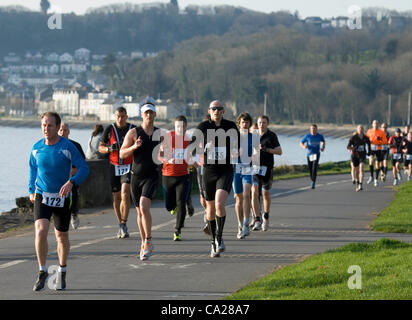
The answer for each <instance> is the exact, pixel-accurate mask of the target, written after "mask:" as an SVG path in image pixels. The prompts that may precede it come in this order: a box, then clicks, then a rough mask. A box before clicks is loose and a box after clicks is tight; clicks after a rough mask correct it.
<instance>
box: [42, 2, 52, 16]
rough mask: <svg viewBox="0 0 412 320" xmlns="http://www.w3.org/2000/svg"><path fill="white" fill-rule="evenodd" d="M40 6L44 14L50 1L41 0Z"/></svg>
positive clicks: (48, 7)
mask: <svg viewBox="0 0 412 320" xmlns="http://www.w3.org/2000/svg"><path fill="white" fill-rule="evenodd" d="M40 8H41V11H42V12H43V13H44V14H47V11H48V10H49V9H50V2H49V1H48V0H41V1H40Z"/></svg>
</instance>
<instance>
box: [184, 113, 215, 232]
mask: <svg viewBox="0 0 412 320" xmlns="http://www.w3.org/2000/svg"><path fill="white" fill-rule="evenodd" d="M203 121H210V115H209V114H207V115H205V116H204V118H203ZM193 130H196V129H189V130H188V131H187V134H188V135H189V137H191V136H192V133H193ZM196 157H197V159H196V160H197V164H198V165H197V167H195V170H196V178H197V186H198V188H199V197H200V205H201V206H202V207H203V209H204V211H205V212H204V215H203V222H204V223H205V225H204V226H203V229H202V230H203V232H204V233H205V234H206V235H210V230H209V224H208V223H207V212H206V199H205V191H204V189H203V164H204V161H203V154H200V155H197V156H196ZM189 197H190V194H189Z"/></svg>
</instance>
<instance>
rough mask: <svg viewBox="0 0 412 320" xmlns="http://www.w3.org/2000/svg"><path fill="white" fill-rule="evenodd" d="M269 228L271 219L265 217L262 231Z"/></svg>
mask: <svg viewBox="0 0 412 320" xmlns="http://www.w3.org/2000/svg"><path fill="white" fill-rule="evenodd" d="M268 229H269V219H265V218H264V217H263V223H262V231H268Z"/></svg>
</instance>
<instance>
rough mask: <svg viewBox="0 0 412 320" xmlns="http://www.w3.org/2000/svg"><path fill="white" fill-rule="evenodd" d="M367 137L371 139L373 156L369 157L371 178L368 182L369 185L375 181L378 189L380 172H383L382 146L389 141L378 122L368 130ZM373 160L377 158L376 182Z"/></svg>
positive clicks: (374, 122) (373, 123)
mask: <svg viewBox="0 0 412 320" xmlns="http://www.w3.org/2000/svg"><path fill="white" fill-rule="evenodd" d="M366 136H367V137H368V138H369V141H370V142H371V155H370V157H369V170H370V173H371V176H370V178H369V180H368V184H370V183H372V181H374V186H375V187H377V186H378V185H379V182H378V178H379V171H380V170H383V153H382V145H386V144H388V139H387V138H386V134H385V132H384V131H383V130H381V129H379V122H378V120H373V122H372V128H371V129H369V130H368V132H367V133H366ZM373 158H376V161H375V166H376V173H375V180H373Z"/></svg>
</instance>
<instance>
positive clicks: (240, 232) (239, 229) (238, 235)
mask: <svg viewBox="0 0 412 320" xmlns="http://www.w3.org/2000/svg"><path fill="white" fill-rule="evenodd" d="M236 237H237V238H238V239H239V240H240V239H243V238H244V237H245V236H244V234H243V228H242V227H241V226H238V227H237V235H236Z"/></svg>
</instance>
